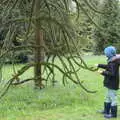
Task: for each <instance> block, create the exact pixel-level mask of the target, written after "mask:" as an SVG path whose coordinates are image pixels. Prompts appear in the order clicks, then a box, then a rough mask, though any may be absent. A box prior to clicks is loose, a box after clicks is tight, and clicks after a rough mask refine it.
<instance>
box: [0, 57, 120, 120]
mask: <svg viewBox="0 0 120 120" xmlns="http://www.w3.org/2000/svg"><path fill="white" fill-rule="evenodd" d="M85 60H86V61H87V62H88V64H89V65H90V66H93V65H94V64H97V63H103V62H105V58H104V57H103V56H85ZM21 66H22V65H18V68H20V67H21ZM32 71H33V69H30V70H29V71H28V72H26V73H25V74H24V75H23V76H22V77H21V79H23V78H27V76H29V77H30V76H32V75H33V74H32ZM11 72H12V69H11V66H10V65H7V66H5V68H4V72H3V77H4V79H8V78H10V75H11ZM56 79H57V80H59V81H60V79H61V77H60V75H59V73H58V74H57V75H56ZM80 80H84V83H83V84H84V86H86V87H87V88H88V89H90V90H97V93H94V94H89V93H86V92H85V91H84V90H82V89H81V88H80V87H79V86H76V85H74V84H72V83H71V82H69V84H67V85H66V86H65V87H64V86H63V85H61V83H59V82H58V83H57V84H56V86H55V87H54V88H53V87H51V86H48V87H47V88H45V89H42V90H38V89H34V86H33V83H32V82H30V83H27V84H24V85H19V86H15V87H11V88H10V90H9V91H8V93H7V94H6V96H4V97H3V98H2V99H1V100H0V120H88V119H89V120H104V118H103V116H102V115H100V114H98V113H97V112H96V111H97V110H99V109H101V108H102V105H103V101H104V92H105V90H104V88H103V84H102V82H103V77H102V76H100V75H99V74H97V73H95V72H90V71H87V70H81V71H80ZM119 100H120V99H119ZM118 114H120V110H119V111H118ZM117 119H120V117H118V118H117Z"/></svg>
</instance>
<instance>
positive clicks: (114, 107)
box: [111, 106, 117, 117]
mask: <svg viewBox="0 0 120 120" xmlns="http://www.w3.org/2000/svg"><path fill="white" fill-rule="evenodd" d="M111 115H112V117H117V106H111Z"/></svg>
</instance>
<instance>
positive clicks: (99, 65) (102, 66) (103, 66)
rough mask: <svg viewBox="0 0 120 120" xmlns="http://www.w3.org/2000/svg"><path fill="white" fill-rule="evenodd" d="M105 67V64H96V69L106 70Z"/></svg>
mask: <svg viewBox="0 0 120 120" xmlns="http://www.w3.org/2000/svg"><path fill="white" fill-rule="evenodd" d="M107 66H108V65H106V64H98V66H97V67H99V68H103V69H106V68H107Z"/></svg>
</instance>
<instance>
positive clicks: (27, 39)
mask: <svg viewBox="0 0 120 120" xmlns="http://www.w3.org/2000/svg"><path fill="white" fill-rule="evenodd" d="M71 1H73V2H74V3H75V4H76V11H77V15H76V16H77V17H79V13H80V10H82V11H84V13H85V14H86V15H88V13H87V11H88V9H90V10H91V11H94V12H95V11H96V12H99V11H97V10H96V8H94V7H92V5H91V4H89V2H88V1H87V0H84V1H83V0H7V1H6V0H2V1H1V3H0V7H1V9H2V12H1V14H0V18H1V21H2V22H1V29H2V28H3V29H4V28H6V29H5V30H4V31H5V38H4V42H3V44H2V47H1V55H0V58H1V66H2V65H3V63H4V61H5V58H6V57H8V56H11V55H12V58H13V56H14V55H15V53H16V51H18V50H22V49H25V50H27V49H29V50H30V51H31V52H32V54H34V60H33V62H30V63H28V64H25V66H24V67H22V68H21V69H20V70H18V71H17V72H16V73H15V74H14V76H13V77H12V78H11V79H10V80H8V81H6V82H5V85H4V89H5V90H4V91H3V93H1V96H3V95H4V93H5V91H6V90H8V88H9V87H10V85H11V84H14V85H15V84H16V85H17V84H21V83H24V82H26V81H30V80H34V81H35V86H36V87H38V88H42V87H43V81H48V80H50V79H51V77H52V81H53V82H54V80H55V70H59V71H60V72H61V73H62V81H63V84H65V82H66V81H67V80H68V79H69V80H71V81H72V82H74V83H75V84H78V85H80V86H81V87H82V88H83V89H84V90H86V91H87V92H91V91H89V90H87V89H86V88H85V87H84V86H83V84H82V83H81V81H80V80H79V75H78V71H79V69H80V68H85V69H88V70H91V71H94V70H95V69H93V68H89V67H88V66H87V65H86V63H85V62H84V61H83V59H82V58H81V55H80V51H79V49H78V47H76V46H77V44H78V43H77V42H75V41H76V39H77V38H78V33H77V32H76V27H75V26H74V23H73V22H71V19H70V18H71V12H72V11H71V8H70V5H71ZM83 3H84V4H86V6H88V7H87V11H86V8H84V7H83V6H82V5H83ZM89 18H90V17H89ZM16 32H17V33H16ZM15 33H16V34H15ZM14 37H16V38H17V39H18V40H22V41H24V44H25V45H21V46H14V45H12V40H13V38H14ZM78 42H79V41H78ZM71 48H72V49H71ZM73 52H74V53H75V54H73ZM56 58H58V59H59V61H60V63H61V66H62V67H60V66H59V65H58V64H55V59H56ZM13 63H14V60H13ZM30 67H34V76H33V77H32V78H28V79H26V80H23V81H19V82H17V83H14V81H15V79H19V76H20V75H22V74H23V73H24V72H25V71H26V70H28V69H29V68H30ZM1 69H2V68H1ZM44 74H45V75H44Z"/></svg>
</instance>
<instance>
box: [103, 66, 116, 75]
mask: <svg viewBox="0 0 120 120" xmlns="http://www.w3.org/2000/svg"><path fill="white" fill-rule="evenodd" d="M101 74H102V75H104V76H115V65H111V66H109V71H107V70H106V71H103V72H102V73H101Z"/></svg>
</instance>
